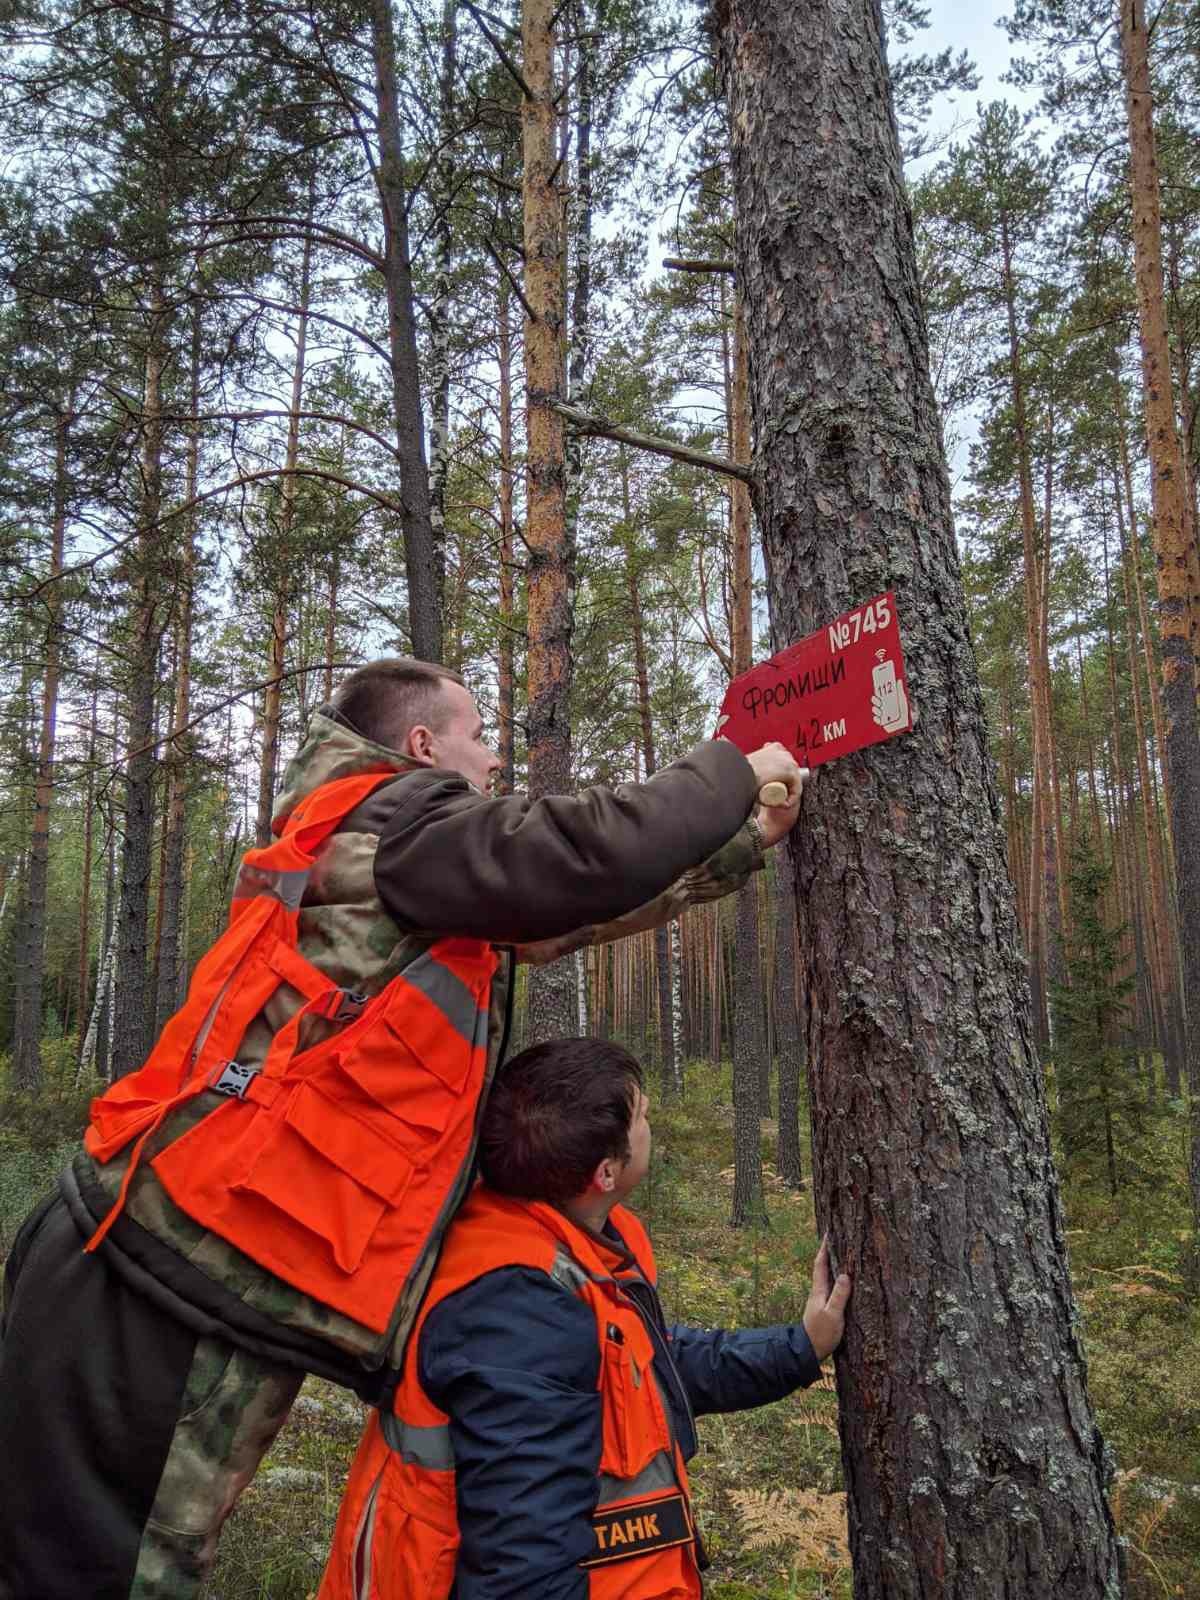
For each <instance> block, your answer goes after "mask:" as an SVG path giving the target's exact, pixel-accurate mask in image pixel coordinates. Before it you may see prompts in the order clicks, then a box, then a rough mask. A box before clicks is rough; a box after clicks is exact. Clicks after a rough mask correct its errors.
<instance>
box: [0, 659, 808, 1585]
mask: <svg viewBox="0 0 1200 1600" xmlns="http://www.w3.org/2000/svg"><path fill="white" fill-rule="evenodd" d="M482 735H483V724H482V720H481V719H480V717H479V713H478V711H477V709H476V707H475V704H474V701H473V700H472V698H471V696H470V695H469V693H468V692H467V690H466V689H465V687H464V686H463V685H462V683H461V680H460V679H458V677H457V676H456V675H455V674H453V673H448V672H446V671H445V670H444V669H442V668H435V667H429V666H426V665H424V664H422V663H417V662H411V661H408V660H406V659H403V658H398V659H393V660H389V661H384V662H377V663H373V664H371V665H370V666H368V667H366V668H361V669H359V671H358V672H356V673H354V674H352V675H351V676H350V678H348V679H347V680H346V681H345V683H343V684H342V686H341V687H340V689H339V691H338V693H337V695H336V696H335V699H334V703H333V704H332V705H330V706H326V707H323V708H322V709H321V710H320V711H319V712H317V714H316V715H315V716H314V717H313V719H312V722H311V723H310V726H309V730H308V736H307V739H306V741H305V743H304V745H303V746H302V747H301V749H300V751H299V753H298V755H297V756H296V758H295V760H294V761H293V762H292V764H291V766H290V767H289V769H288V772H287V773H286V775H285V779H284V789H283V793H282V794H281V795H280V797H279V800H278V804H277V806H276V811H275V820H276V823H277V824H279V823H280V822H281V820H282V819H285V818H286V817H287V816H288V815H289V814H290V813H291V811H292V809H293V808H294V807H295V806H296V805H297V804H298V803H299V801H300V800H301V798H302V797H303V796H305V795H306V794H309V793H311V792H312V791H313V790H314V789H316V788H318V787H320V786H321V785H322V784H325V783H329V782H331V781H333V780H334V779H337V778H345V777H350V776H352V775H354V774H356V773H359V772H363V771H368V770H372V769H375V770H378V768H379V767H380V765H381V764H382V765H384V766H388V767H392V768H394V769H395V772H396V774H397V775H396V777H395V779H394V780H392V781H390V782H387V783H384V784H383V785H381V787H380V788H378V789H377V790H375V792H374V793H373V794H372V795H371V796H370V797H369V798H368V799H367V800H366V801H364V802H363V804H362V805H360V806H359V807H358V809H357V810H356V811H354V812H352V813H351V815H350V816H349V817H347V818H346V820H345V822H344V823H343V824H342V826H341V828H340V829H339V830H338V831H337V832H336V833H335V834H334V835H333V836H332V837H331V838H330V839H329V841H327V843H326V845H325V846H324V847H323V848H322V850H321V853H320V854H319V856H318V859H317V863H316V866H315V868H314V870H313V872H312V874H311V877H310V880H309V884H308V888H307V891H306V893H305V898H304V902H303V905H302V909H301V914H300V950H301V952H302V954H303V955H305V956H306V957H307V958H308V959H309V960H310V961H312V962H313V963H314V964H315V965H316V966H317V967H319V968H320V969H321V970H322V971H323V972H325V973H326V974H327V975H328V976H329V977H330V978H331V979H333V980H334V981H335V982H336V983H338V984H339V985H341V986H343V987H345V988H348V989H354V990H358V991H360V992H364V993H367V994H375V993H378V992H379V991H380V990H381V989H382V988H383V987H384V986H385V985H386V984H387V983H388V982H389V981H390V980H391V979H392V978H393V977H394V976H395V975H396V974H397V973H399V972H402V971H403V970H404V969H405V967H407V966H408V965H409V963H410V962H412V961H413V960H414V959H416V957H417V956H419V955H420V954H421V953H422V952H423V951H425V950H426V949H427V948H428V947H429V945H430V943H431V942H432V941H433V940H434V939H435V938H438V937H443V936H447V935H457V936H469V937H475V938H480V939H486V940H488V941H490V942H492V943H494V944H495V945H496V946H497V947H498V949H499V951H500V954H501V965H500V967H499V969H498V970H497V974H496V979H495V981H494V983H493V988H492V1000H491V1021H490V1032H489V1052H488V1053H489V1060H488V1079H487V1081H489V1082H490V1081H491V1077H492V1075H493V1074H494V1072H495V1070H496V1068H497V1066H498V1065H499V1063H500V1060H501V1057H502V1055H503V1050H504V1042H505V1038H506V1034H507V1028H508V1023H509V1014H510V1007H511V974H512V969H513V964H514V962H515V961H518V960H530V961H535V962H536V961H547V960H551V959H554V958H555V957H557V956H559V955H562V954H565V953H567V952H569V951H571V950H575V949H579V948H580V947H582V946H584V945H586V944H589V943H595V942H601V941H604V940H609V939H613V938H618V937H620V936H622V935H623V934H625V933H629V932H634V931H637V930H639V929H642V928H649V927H654V926H657V925H658V924H660V923H661V922H663V921H666V920H668V919H670V918H672V917H674V916H677V915H678V914H679V912H680V911H681V910H683V908H684V907H685V906H687V905H689V904H694V903H696V902H697V901H701V900H706V899H711V898H714V897H716V896H719V895H723V894H727V893H729V892H730V891H731V890H734V889H736V888H738V887H739V886H740V885H741V884H742V883H744V882H745V880H746V878H747V876H748V875H749V873H750V872H751V871H753V870H755V869H756V868H757V867H759V866H761V864H762V851H763V848H764V845H766V844H771V843H774V842H775V841H776V840H777V839H778V838H780V837H782V835H783V834H784V833H785V832H786V831H787V829H788V828H789V827H790V826H791V825H792V823H793V822H794V821H795V818H796V814H797V809H798V805H799V795H800V789H801V782H800V776H799V774H798V772H797V769H796V768H795V765H794V763H793V762H792V761H791V758H790V757H788V756H787V755H786V752H784V751H782V750H781V749H780V747H778V746H775V747H771V748H770V749H769V750H767V751H760V752H756V753H755V755H754V756H753V757H751V758H747V757H745V756H743V755H742V754H741V753H740V752H739V751H737V750H735V749H734V748H733V746H731V745H729V744H725V743H723V742H720V743H718V742H713V743H708V744H704V745H701V746H699V747H697V749H696V750H694V751H692V752H691V753H690V754H689V755H688V756H686V757H685V758H684V759H683V760H682V761H679V762H677V763H675V765H674V766H672V767H668V768H666V769H664V771H663V772H661V773H660V774H658V775H657V776H656V778H655V779H654V780H653V781H652V782H650V783H648V784H641V785H623V786H621V787H619V788H617V789H615V790H605V789H590V790H587V791H585V792H584V793H583V794H581V795H579V796H577V797H571V796H551V797H548V798H546V799H543V800H540V801H537V802H530V801H528V800H526V799H524V798H521V797H518V796H505V797H500V798H490V797H489V796H488V794H487V790H488V788H489V787H490V780H491V777H492V774H493V773H494V772H495V771H496V770H497V769H498V767H499V762H498V760H497V759H496V757H495V756H494V755H493V754H492V753H491V751H490V750H488V749H487V747H486V745H485V744H484V743H483V737H482ZM772 779H782V780H783V781H785V782H787V783H788V784H789V786H790V792H791V793H792V795H793V804H791V805H790V806H789V807H787V808H781V809H780V810H778V811H774V812H770V813H767V812H763V811H759V813H758V815H757V817H756V816H755V815H754V813H755V805H756V798H757V793H758V789H759V788H760V786H761V785H762V784H763V783H765V782H767V781H770V780H772ZM300 1003H301V997H300V996H299V995H298V994H296V993H295V992H294V991H291V990H289V989H287V988H286V987H284V988H281V989H280V990H278V991H277V992H276V994H275V995H274V996H273V997H272V999H271V1000H270V1002H269V1003H268V1004H267V1006H266V1007H265V1009H264V1011H263V1012H262V1013H261V1014H260V1016H259V1017H258V1018H257V1019H256V1020H255V1021H254V1022H253V1023H252V1024H251V1026H250V1028H249V1029H248V1030H247V1033H246V1035H245V1037H244V1039H243V1041H242V1044H241V1046H240V1048H239V1050H238V1060H239V1061H240V1062H244V1063H247V1064H254V1063H257V1062H260V1061H261V1060H262V1059H263V1057H264V1056H265V1054H266V1050H267V1047H268V1045H269V1043H270V1040H271V1038H272V1036H273V1034H274V1033H275V1032H276V1031H277V1030H278V1029H279V1028H280V1027H281V1026H282V1025H283V1023H284V1022H285V1021H286V1020H287V1019H288V1017H289V1016H290V1015H291V1014H292V1013H293V1012H294V1011H295V1009H296V1008H297V1007H298V1006H299V1005H300ZM308 1026H309V1027H310V1028H311V1029H312V1030H314V1031H313V1032H312V1033H310V1034H309V1035H307V1036H306V1042H307V1043H315V1042H316V1039H317V1037H319V1034H318V1033H317V1032H316V1031H315V1030H318V1029H321V1028H332V1027H333V1026H334V1025H333V1024H332V1023H325V1022H321V1021H319V1020H316V1021H313V1022H311V1023H310V1024H308ZM216 1103H219V1097H218V1096H217V1095H216V1094H215V1092H212V1091H206V1092H205V1093H202V1094H201V1095H200V1096H198V1097H197V1098H196V1099H194V1100H192V1101H190V1102H189V1103H188V1104H186V1105H185V1106H182V1107H180V1108H179V1109H178V1110H176V1111H175V1112H174V1113H172V1114H170V1115H169V1116H168V1117H167V1118H166V1119H165V1120H164V1122H163V1124H162V1125H161V1127H160V1128H158V1129H157V1130H156V1132H155V1133H154V1135H153V1136H152V1139H151V1141H150V1142H149V1144H148V1146H147V1149H146V1151H145V1153H144V1159H143V1160H142V1162H141V1164H140V1166H139V1167H138V1169H137V1171H136V1172H135V1175H134V1177H133V1180H132V1183H131V1185H130V1188H129V1193H128V1198H127V1202H126V1206H125V1211H124V1213H123V1215H122V1216H120V1217H119V1218H118V1220H117V1222H116V1223H115V1225H114V1226H113V1228H112V1230H111V1232H110V1233H109V1235H108V1237H107V1238H106V1239H105V1241H104V1243H103V1245H102V1246H101V1247H100V1249H99V1250H98V1251H97V1252H96V1253H95V1254H94V1255H87V1256H85V1255H84V1254H83V1253H82V1245H83V1242H84V1241H85V1240H86V1239H87V1238H88V1237H90V1235H91V1233H92V1231H93V1230H94V1229H95V1227H96V1225H97V1223H98V1222H99V1221H100V1219H101V1218H102V1217H103V1216H104V1215H105V1213H106V1212H107V1211H108V1209H109V1207H110V1205H111V1204H112V1202H113V1200H114V1198H115V1197H116V1194H117V1191H118V1189H119V1187H120V1183H121V1180H122V1177H123V1176H124V1171H125V1167H126V1163H127V1160H128V1154H127V1153H122V1154H121V1155H119V1156H118V1157H117V1158H115V1159H114V1160H112V1161H110V1162H108V1163H107V1164H106V1165H103V1166H101V1165H99V1164H97V1163H95V1162H93V1161H92V1160H91V1158H90V1157H89V1156H88V1155H87V1154H86V1153H85V1152H83V1151H82V1150H81V1151H80V1152H79V1154H78V1155H77V1156H76V1158H75V1160H74V1161H73V1163H72V1164H71V1166H70V1167H68V1169H67V1170H66V1172H65V1173H63V1175H62V1178H61V1180H60V1185H59V1190H58V1193H57V1194H55V1195H52V1196H51V1197H49V1198H48V1199H47V1200H46V1201H45V1202H43V1204H42V1205H41V1206H40V1207H39V1208H38V1209H37V1211H35V1212H34V1213H33V1215H32V1216H31V1217H30V1218H29V1219H28V1221H27V1222H26V1224H25V1226H24V1228H23V1229H22V1231H21V1233H20V1235H19V1236H18V1238H17V1241H16V1243H15V1244H14V1247H13V1251H12V1254H11V1256H10V1258H9V1263H8V1268H7V1271H6V1275H5V1294H4V1317H3V1324H2V1327H3V1343H2V1344H0V1600H33V1597H37V1600H57V1597H59V1596H61V1597H63V1600H66V1597H67V1596H71V1597H76V1596H79V1597H82V1596H87V1597H89V1600H124V1597H126V1596H130V1597H134V1596H136V1597H137V1600H191V1597H193V1596H195V1595H196V1594H197V1593H198V1592H199V1589H200V1587H201V1585H202V1583H203V1581H204V1578H205V1576H206V1574H207V1573H208V1571H209V1570H210V1568H211V1565H212V1561H213V1558H214V1555H215V1551H216V1544H217V1539H218V1536H219V1533H220V1529H221V1525H222V1523H223V1522H224V1519H225V1517H226V1516H227V1515H228V1513H229V1511H230V1509H231V1508H232V1506H233V1504H234V1502H235V1501H236V1499H237V1497H238V1495H239V1494H240V1493H241V1491H242V1489H243V1488H244V1487H245V1486H246V1484H247V1483H248V1482H249V1481H250V1479H251V1478H252V1476H253V1475H254V1472H255V1470H256V1468H257V1466H258V1463H259V1461H260V1460H261V1458H262V1456H263V1453H264V1452H265V1450H266V1449H267V1448H268V1446H269V1445H270V1443H271V1441H272V1439H273V1438H274V1437H275V1435H276V1433H277V1432H278V1430H279V1428H280V1426H281V1425H282V1423H283V1421H284V1420H285V1418H286V1416H287V1414H288V1410H289V1409H290V1407H291V1404H292V1401H293V1399H294V1398H295V1395H296V1392H297V1390H298V1388H299V1386H300V1383H301V1381H302V1379H303V1376H304V1374H305V1373H306V1372H316V1373H319V1374H322V1375H324V1376H326V1377H329V1378H332V1379H334V1380H335V1381H338V1382H341V1383H343V1384H346V1385H347V1386H348V1387H351V1388H353V1389H355V1390H357V1391H358V1392H359V1393H360V1394H362V1395H364V1396H366V1397H368V1398H370V1397H372V1396H373V1395H375V1394H377V1393H378V1392H379V1389H380V1383H381V1378H382V1377H384V1376H385V1375H386V1374H387V1373H388V1372H389V1371H391V1370H394V1368H395V1366H396V1365H397V1363H398V1360H399V1355H400V1351H401V1349H402V1345H403V1340H404V1338H405V1337H406V1336H407V1333H408V1330H409V1327H410V1326H411V1322H412V1318H413V1317H414V1316H415V1313H416V1310H417V1302H418V1300H419V1295H414V1297H413V1303H412V1304H411V1306H409V1307H406V1308H405V1309H406V1312H407V1314H406V1315H405V1316H404V1317H403V1319H402V1322H401V1325H400V1327H399V1328H398V1329H397V1330H396V1332H395V1333H394V1335H393V1338H392V1340H391V1344H390V1346H387V1345H381V1342H380V1339H379V1336H378V1335H377V1334H376V1333H374V1332H373V1331H372V1330H371V1329H369V1328H367V1327H365V1326H364V1325H362V1324H360V1323H357V1322H355V1321H354V1320H353V1319H352V1318H350V1317H347V1316H345V1315H343V1314H341V1313H339V1312H336V1311H333V1310H331V1309H330V1308H329V1307H327V1306H324V1305H322V1304H320V1303H319V1302H317V1301H315V1300H313V1299H312V1298H311V1297H309V1296H307V1295H305V1294H304V1293H302V1292H301V1291H299V1290H297V1289H294V1288H292V1287H291V1286H290V1285H288V1284H287V1283H285V1282H284V1281H283V1280H281V1279H280V1278H279V1277H277V1276H276V1275H274V1274H272V1273H271V1272H269V1271H267V1270H266V1269H264V1268H262V1267H260V1266H258V1265H257V1264H256V1263H255V1262H254V1261H252V1260H250V1258H249V1257H247V1256H246V1255H245V1254H243V1253H242V1252H241V1251H239V1250H237V1249H236V1248H234V1247H233V1246H232V1245H230V1244H229V1243H227V1242H226V1241H225V1240H224V1239H222V1238H220V1237H219V1236H217V1235H216V1234H213V1233H211V1232H208V1231H206V1230H205V1229H203V1228H202V1227H200V1226H198V1225H197V1224H196V1223H195V1222H193V1221H192V1219H191V1218H189V1217H188V1216H187V1215H186V1214H185V1213H184V1212H183V1211H181V1210H180V1209H179V1208H178V1207H177V1206H176V1205H175V1204H173V1202H172V1201H171V1200H170V1199H169V1198H168V1196H167V1195H166V1193H165V1192H164V1190H163V1189H162V1187H161V1186H160V1185H159V1183H158V1182H157V1181H156V1179H155V1176H154V1173H153V1171H152V1170H151V1168H150V1165H149V1162H150V1160H151V1159H152V1158H153V1156H154V1154H155V1153H157V1151H158V1150H160V1149H161V1148H163V1147H164V1146H165V1145H166V1144H167V1143H169V1142H170V1141H172V1140H174V1139H177V1138H178V1137H179V1136H180V1135H181V1134H182V1133H184V1132H185V1131H186V1130H187V1128H188V1127H190V1126H192V1125H194V1123H195V1122H196V1121H197V1120H198V1119H199V1118H200V1117H202V1116H204V1115H206V1114H207V1113H208V1112H209V1111H211V1110H212V1109H213V1106H214V1104H216ZM434 1254H435V1252H432V1251H431V1252H430V1264H431V1265H432V1260H433V1257H434ZM421 1287H423V1285H422V1286H421Z"/></svg>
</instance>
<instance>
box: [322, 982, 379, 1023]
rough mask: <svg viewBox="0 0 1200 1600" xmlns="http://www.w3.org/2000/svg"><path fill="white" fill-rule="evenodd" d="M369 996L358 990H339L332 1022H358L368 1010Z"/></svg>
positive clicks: (331, 1018)
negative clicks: (366, 1009)
mask: <svg viewBox="0 0 1200 1600" xmlns="http://www.w3.org/2000/svg"><path fill="white" fill-rule="evenodd" d="M369 999H370V996H369V995H365V994H363V993H362V992H361V991H360V990H358V989H339V990H338V991H337V995H336V997H335V1003H334V1009H333V1012H332V1014H331V1016H330V1018H329V1020H330V1021H331V1022H357V1021H358V1019H359V1017H361V1016H362V1014H363V1011H364V1010H365V1008H366V1004H367V1001H368V1000H369Z"/></svg>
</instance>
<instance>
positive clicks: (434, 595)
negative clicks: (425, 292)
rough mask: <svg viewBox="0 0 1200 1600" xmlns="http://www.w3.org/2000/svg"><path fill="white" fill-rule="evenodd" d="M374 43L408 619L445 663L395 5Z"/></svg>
mask: <svg viewBox="0 0 1200 1600" xmlns="http://www.w3.org/2000/svg"><path fill="white" fill-rule="evenodd" d="M371 45H372V54H373V57H374V67H375V105H376V137H377V139H378V143H379V165H378V166H377V168H376V170H375V183H376V187H377V188H378V190H379V200H380V205H381V206H382V209H383V229H384V282H385V285H386V288H387V306H388V352H389V354H390V356H391V368H392V406H393V412H394V415H395V421H396V459H397V462H398V464H399V468H400V522H401V528H402V531H403V534H404V565H405V572H406V576H407V580H408V621H409V632H410V634H411V636H412V650H413V655H415V656H418V657H419V658H420V659H421V660H422V661H440V660H441V659H442V597H441V592H440V589H439V585H438V561H437V550H436V549H435V546H434V538H433V523H432V520H431V514H430V504H429V468H428V466H427V464H426V461H425V431H424V424H423V421H422V417H421V376H420V368H419V366H418V362H417V327H416V319H415V318H414V316H413V282H412V262H411V260H410V258H409V245H408V197H407V194H406V192H405V186H404V147H403V144H402V141H401V138H400V85H399V77H398V74H397V70H396V31H395V28H394V26H393V22H392V0H371Z"/></svg>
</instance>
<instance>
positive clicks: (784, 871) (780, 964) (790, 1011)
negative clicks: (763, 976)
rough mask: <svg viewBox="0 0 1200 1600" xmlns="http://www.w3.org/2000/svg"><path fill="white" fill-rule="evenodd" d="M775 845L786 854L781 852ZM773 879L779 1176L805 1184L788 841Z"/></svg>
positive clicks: (791, 1183) (792, 879)
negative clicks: (802, 1156) (802, 1155)
mask: <svg viewBox="0 0 1200 1600" xmlns="http://www.w3.org/2000/svg"><path fill="white" fill-rule="evenodd" d="M780 851H785V852H786V854H785V855H783V856H782V858H780V854H779V852H780ZM776 858H777V860H778V865H777V867H776V869H775V873H774V880H773V884H772V899H773V901H774V907H775V973H774V980H775V1053H776V1059H777V1060H778V1062H779V1149H778V1153H777V1164H778V1167H779V1176H780V1177H781V1178H782V1179H783V1181H784V1183H786V1184H788V1185H789V1186H790V1187H791V1188H793V1189H799V1188H802V1187H803V1184H804V1162H803V1160H802V1158H801V1138H800V1071H801V1068H802V1067H803V1066H804V1040H803V1037H802V1035H801V1032H800V1012H799V1008H798V1007H797V1005H796V872H795V867H794V865H793V863H792V860H791V849H790V846H788V845H786V844H784V845H781V846H780V847H779V850H778V851H777V852H776Z"/></svg>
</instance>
